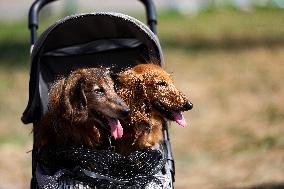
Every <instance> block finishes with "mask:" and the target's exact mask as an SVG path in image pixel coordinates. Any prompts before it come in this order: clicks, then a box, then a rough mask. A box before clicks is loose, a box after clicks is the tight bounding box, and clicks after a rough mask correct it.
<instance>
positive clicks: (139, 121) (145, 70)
mask: <svg viewBox="0 0 284 189" xmlns="http://www.w3.org/2000/svg"><path fill="white" fill-rule="evenodd" d="M117 80H118V82H119V84H118V87H117V94H118V95H119V96H120V97H121V98H122V99H123V100H124V101H125V102H126V104H127V105H128V106H129V107H130V110H131V111H130V114H129V116H128V117H127V118H126V120H124V121H123V123H122V126H123V127H124V129H125V131H126V135H125V136H124V137H122V138H121V139H120V140H117V141H116V149H117V151H118V152H119V153H122V154H125V155H127V154H129V153H130V152H132V151H134V150H138V149H143V148H146V147H152V146H154V145H156V144H157V143H159V142H160V141H161V140H162V124H163V121H164V120H165V119H167V120H172V121H176V122H177V123H178V124H179V125H181V126H182V127H186V121H185V119H184V117H183V115H182V113H181V112H182V111H187V110H190V109H192V107H193V105H192V104H191V102H190V101H189V100H188V99H187V98H186V96H185V95H184V94H183V93H181V92H180V91H179V90H178V89H177V88H176V87H175V86H174V84H173V80H172V78H171V76H170V74H168V73H167V72H166V71H165V70H164V69H162V68H161V67H160V66H158V65H155V64H140V65H137V66H135V67H133V68H130V69H128V70H126V71H124V72H121V73H120V74H119V75H118V78H117Z"/></svg>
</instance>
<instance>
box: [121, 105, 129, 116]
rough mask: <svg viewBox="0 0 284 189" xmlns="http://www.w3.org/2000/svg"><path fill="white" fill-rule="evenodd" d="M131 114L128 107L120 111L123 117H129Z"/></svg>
mask: <svg viewBox="0 0 284 189" xmlns="http://www.w3.org/2000/svg"><path fill="white" fill-rule="evenodd" d="M129 112H130V109H129V108H128V107H127V108H123V109H121V110H120V114H121V116H122V117H126V116H128V114H129Z"/></svg>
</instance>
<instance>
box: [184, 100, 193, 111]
mask: <svg viewBox="0 0 284 189" xmlns="http://www.w3.org/2000/svg"><path fill="white" fill-rule="evenodd" d="M183 108H184V111H188V110H191V109H192V108H193V104H192V103H191V102H190V101H187V102H186V103H185V104H184V105H183Z"/></svg>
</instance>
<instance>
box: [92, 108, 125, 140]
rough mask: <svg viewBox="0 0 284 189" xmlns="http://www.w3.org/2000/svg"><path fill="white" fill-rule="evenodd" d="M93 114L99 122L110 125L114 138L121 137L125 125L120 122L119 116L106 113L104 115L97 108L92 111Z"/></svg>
mask: <svg viewBox="0 0 284 189" xmlns="http://www.w3.org/2000/svg"><path fill="white" fill-rule="evenodd" d="M92 114H93V115H94V117H95V118H99V119H96V120H97V121H98V122H100V123H101V124H103V125H108V126H109V127H110V132H111V136H112V137H113V138H114V139H119V138H121V137H122V135H123V127H122V126H121V124H120V121H119V120H118V119H117V118H112V117H109V116H106V115H103V114H101V113H99V112H97V111H95V110H93V111H92Z"/></svg>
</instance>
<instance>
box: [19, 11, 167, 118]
mask: <svg viewBox="0 0 284 189" xmlns="http://www.w3.org/2000/svg"><path fill="white" fill-rule="evenodd" d="M150 59H155V60H156V61H157V62H158V63H160V65H163V55H162V51H161V47H160V44H159V41H158V38H157V37H156V35H155V34H154V33H153V32H151V30H150V29H149V28H148V27H147V26H146V25H145V24H143V23H142V22H140V21H138V20H136V19H135V18H132V17H130V16H127V15H124V14H120V13H93V14H80V15H74V16H70V17H66V18H64V19H61V20H59V21H58V22H56V23H55V24H53V25H52V26H50V27H49V28H48V29H47V30H46V31H45V32H44V33H43V34H42V35H41V36H40V38H39V39H38V41H37V42H36V43H35V45H34V47H33V51H32V55H31V61H32V62H31V72H30V82H29V101H28V105H27V107H26V109H25V111H24V113H23V116H22V121H23V123H25V124H28V123H34V122H36V121H38V120H40V119H41V117H42V115H43V114H44V113H45V112H46V111H47V105H48V101H49V98H48V89H49V87H50V84H51V83H53V82H54V81H55V80H56V79H57V78H58V77H60V76H64V75H67V74H69V73H70V72H71V71H72V70H75V69H77V68H82V67H98V66H106V67H110V68H111V69H112V71H114V72H117V71H119V70H121V69H124V68H127V67H130V66H134V65H136V64H140V63H146V62H147V61H149V60H150Z"/></svg>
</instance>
